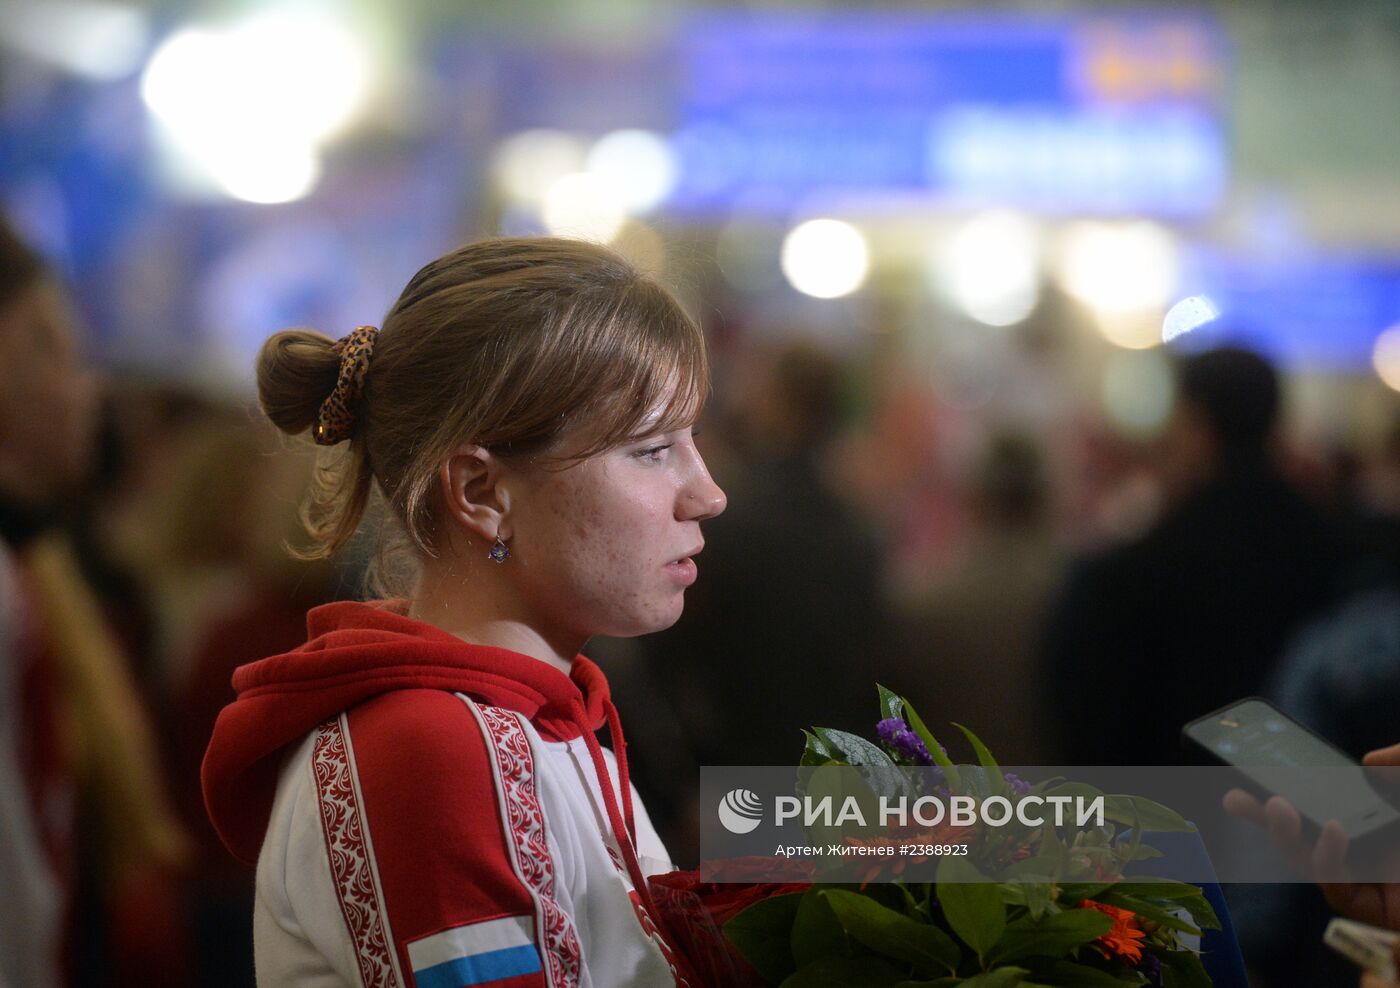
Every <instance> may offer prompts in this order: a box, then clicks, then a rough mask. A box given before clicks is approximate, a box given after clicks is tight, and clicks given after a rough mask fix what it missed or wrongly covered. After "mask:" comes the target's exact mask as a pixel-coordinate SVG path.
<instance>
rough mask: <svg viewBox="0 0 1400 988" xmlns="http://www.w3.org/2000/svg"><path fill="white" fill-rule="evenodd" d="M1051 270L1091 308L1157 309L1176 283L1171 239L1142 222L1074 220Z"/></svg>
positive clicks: (1108, 310) (1117, 312)
mask: <svg viewBox="0 0 1400 988" xmlns="http://www.w3.org/2000/svg"><path fill="white" fill-rule="evenodd" d="M1056 275H1057V277H1058V279H1059V282H1060V284H1061V285H1062V286H1063V287H1064V289H1065V291H1066V292H1068V293H1069V294H1070V295H1072V296H1073V297H1074V298H1076V299H1078V300H1079V301H1081V302H1083V303H1084V304H1085V305H1087V306H1088V307H1089V308H1090V309H1092V310H1094V312H1096V313H1100V314H1103V315H1109V316H1116V315H1122V314H1125V313H1133V312H1142V311H1144V310H1152V309H1155V308H1160V307H1162V306H1165V305H1166V304H1167V302H1168V301H1170V299H1171V295H1172V292H1173V290H1174V289H1175V288H1176V283H1177V278H1178V261H1177V252H1176V244H1175V242H1174V240H1173V238H1172V236H1171V234H1170V233H1168V232H1167V231H1166V230H1165V229H1163V228H1162V227H1161V226H1159V225H1157V224H1156V223H1150V222H1147V221H1140V222H1135V223H1125V224H1109V223H1098V222H1080V223H1073V224H1070V226H1069V227H1068V228H1067V229H1066V230H1065V231H1064V233H1063V234H1062V236H1061V238H1060V249H1059V251H1058V257H1057V264H1056Z"/></svg>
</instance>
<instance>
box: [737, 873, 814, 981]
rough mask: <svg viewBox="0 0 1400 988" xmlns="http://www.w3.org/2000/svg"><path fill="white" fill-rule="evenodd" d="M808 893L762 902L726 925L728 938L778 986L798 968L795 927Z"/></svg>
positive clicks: (756, 968) (760, 971)
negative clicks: (793, 954) (793, 927)
mask: <svg viewBox="0 0 1400 988" xmlns="http://www.w3.org/2000/svg"><path fill="white" fill-rule="evenodd" d="M807 894H808V893H806V892H794V893H792V894H790V895H776V896H773V897H771V898H768V899H760V900H759V901H758V902H755V903H754V904H753V905H751V906H749V907H748V908H747V909H745V910H744V911H743V912H741V913H739V914H738V915H737V916H735V917H734V918H733V919H731V920H729V922H727V923H725V924H724V935H725V936H726V937H728V938H729V942H730V943H732V944H734V946H735V947H737V948H738V950H739V953H741V954H742V955H743V956H744V960H746V961H748V962H749V964H750V965H751V966H752V967H753V969H754V970H755V971H757V972H758V973H759V974H761V975H762V976H763V979H764V980H765V981H768V982H770V983H772V984H777V983H778V982H779V981H782V980H783V979H784V978H786V977H787V976H788V975H789V974H791V973H792V972H793V971H794V970H795V969H796V967H797V964H796V963H795V962H794V961H793V957H792V946H791V943H792V924H793V921H794V919H795V918H796V917H797V910H798V907H799V904H800V903H801V901H802V899H803V897H804V896H806V895H807Z"/></svg>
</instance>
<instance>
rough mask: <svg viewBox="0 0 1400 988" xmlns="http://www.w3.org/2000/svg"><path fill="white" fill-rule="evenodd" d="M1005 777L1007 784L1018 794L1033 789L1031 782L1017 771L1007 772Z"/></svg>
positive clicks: (1022, 794)
mask: <svg viewBox="0 0 1400 988" xmlns="http://www.w3.org/2000/svg"><path fill="white" fill-rule="evenodd" d="M1005 778H1006V784H1007V785H1008V786H1010V787H1011V791H1012V792H1013V793H1015V794H1016V795H1017V796H1024V795H1026V793H1028V792H1030V791H1031V784H1030V783H1029V782H1027V781H1026V780H1025V779H1023V778H1021V777H1020V776H1019V775H1017V774H1016V773H1015V772H1007V773H1006V776H1005Z"/></svg>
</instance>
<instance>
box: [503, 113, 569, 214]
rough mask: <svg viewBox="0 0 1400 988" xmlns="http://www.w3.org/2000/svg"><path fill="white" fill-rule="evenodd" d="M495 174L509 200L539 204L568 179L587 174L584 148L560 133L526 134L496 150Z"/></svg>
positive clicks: (554, 131) (536, 131)
mask: <svg viewBox="0 0 1400 988" xmlns="http://www.w3.org/2000/svg"><path fill="white" fill-rule="evenodd" d="M492 170H493V172H494V173H495V176H496V182H497V184H499V185H500V187H501V189H502V190H503V191H504V192H505V194H506V195H507V196H509V197H510V198H512V199H517V200H519V201H521V202H531V203H538V202H542V201H543V200H544V197H545V196H546V195H548V194H549V190H550V189H552V188H554V186H555V185H556V184H557V183H558V182H559V180H560V179H561V178H563V177H564V176H565V175H572V174H574V173H575V172H581V171H583V170H584V164H583V145H582V144H581V143H580V142H579V141H578V139H577V138H574V137H571V136H570V135H568V134H566V133H564V132H563V131H560V130H525V131H521V132H520V133H518V134H513V135H512V136H510V137H508V138H506V139H505V140H504V141H502V142H501V143H500V144H499V145H497V147H496V153H495V160H494V162H493V164H492Z"/></svg>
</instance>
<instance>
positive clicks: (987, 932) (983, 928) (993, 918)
mask: <svg viewBox="0 0 1400 988" xmlns="http://www.w3.org/2000/svg"><path fill="white" fill-rule="evenodd" d="M938 902H939V904H940V905H941V906H942V907H943V915H944V916H945V917H946V918H947V920H948V925H949V926H951V927H952V928H953V932H954V933H956V934H957V935H958V936H960V937H961V938H962V940H963V942H964V943H966V944H967V945H968V946H969V947H971V948H972V949H973V950H974V951H976V952H977V956H978V957H979V958H980V957H983V956H985V955H986V953H987V951H988V950H990V949H991V948H992V947H993V946H994V945H995V944H996V942H997V941H998V940H1000V939H1001V935H1002V933H1003V932H1005V930H1006V905H1005V904H1004V903H1003V902H1002V898H1001V889H1000V888H999V887H998V886H996V885H994V884H991V883H989V882H987V881H986V880H985V879H984V878H983V876H982V874H981V873H980V872H979V871H978V870H977V868H976V867H975V866H974V865H973V864H972V863H971V862H970V861H968V860H967V859H966V858H944V859H943V861H942V862H941V863H940V864H939V866H938Z"/></svg>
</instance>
